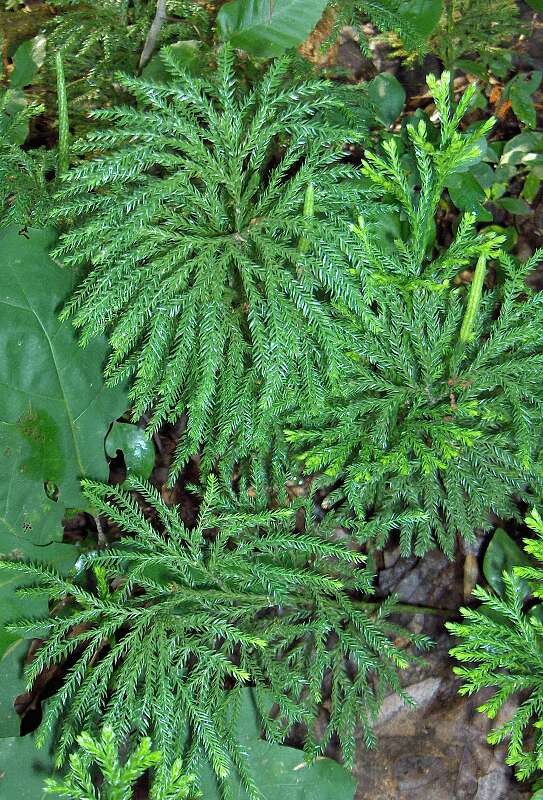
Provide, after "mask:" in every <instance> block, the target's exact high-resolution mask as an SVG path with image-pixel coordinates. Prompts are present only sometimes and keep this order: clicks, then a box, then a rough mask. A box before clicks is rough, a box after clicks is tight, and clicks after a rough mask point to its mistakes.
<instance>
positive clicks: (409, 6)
mask: <svg viewBox="0 0 543 800" xmlns="http://www.w3.org/2000/svg"><path fill="white" fill-rule="evenodd" d="M442 11H443V0H405V2H403V3H402V5H401V7H400V11H399V16H400V17H401V18H402V19H404V20H405V21H406V22H407V23H408V24H409V25H410V26H411V28H412V30H414V31H415V33H416V34H418V36H420V38H421V39H427V38H428V37H429V36H430V34H431V33H432V31H433V30H434V28H435V27H436V25H437V23H438V22H439V18H440V17H441V12H442Z"/></svg>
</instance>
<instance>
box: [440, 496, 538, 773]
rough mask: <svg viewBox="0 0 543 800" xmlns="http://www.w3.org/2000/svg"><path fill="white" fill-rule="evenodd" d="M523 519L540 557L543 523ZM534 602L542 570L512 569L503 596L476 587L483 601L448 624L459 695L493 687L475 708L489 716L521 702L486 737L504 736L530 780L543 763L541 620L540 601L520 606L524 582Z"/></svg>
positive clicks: (529, 544)
mask: <svg viewBox="0 0 543 800" xmlns="http://www.w3.org/2000/svg"><path fill="white" fill-rule="evenodd" d="M526 522H527V523H528V525H529V526H530V528H532V529H533V530H534V531H535V532H536V534H537V538H535V539H526V540H525V549H526V551H527V553H529V555H531V556H533V557H534V558H536V559H537V560H538V561H543V522H542V520H541V517H540V516H539V514H538V513H537V512H536V511H532V514H531V515H530V516H529V517H528V518H527V520H526ZM525 581H528V582H529V584H530V586H531V589H532V592H533V595H534V596H535V597H536V598H537V599H538V601H540V600H541V598H543V588H542V587H543V569H541V567H526V566H523V567H515V568H514V570H513V572H512V573H507V572H504V573H503V583H504V587H505V590H504V594H503V596H502V597H499V596H497V595H496V594H493V593H492V592H489V591H487V590H486V589H483V588H482V587H480V586H478V587H477V588H476V589H475V591H474V593H473V594H474V596H475V597H476V598H477V599H478V600H481V603H482V605H481V607H480V608H479V609H477V610H474V609H472V608H462V609H460V610H461V612H462V616H463V617H464V620H463V622H461V623H448V624H447V627H448V628H449V630H450V631H451V633H452V634H454V636H456V637H457V638H458V639H459V640H460V643H459V644H457V645H456V646H455V647H454V648H453V649H452V650H451V654H452V655H453V656H454V657H455V658H456V659H457V660H458V661H460V662H461V664H462V666H459V667H455V669H454V671H455V673H456V674H457V675H458V676H459V677H460V678H461V679H462V681H463V685H462V688H461V689H460V693H461V694H473V693H474V692H477V691H479V690H480V689H483V688H486V687H495V692H494V694H493V695H492V696H491V697H490V699H488V700H487V701H486V702H485V703H483V704H482V705H481V706H479V709H478V710H479V711H481V712H483V713H485V714H487V716H488V717H490V718H491V719H493V718H494V717H495V716H496V715H497V713H498V712H499V710H500V709H501V708H502V707H503V706H504V705H505V704H506V703H507V702H508V701H510V700H511V699H512V698H519V697H520V705H519V706H518V708H516V710H515V711H514V712H513V713H512V714H508V719H507V721H506V722H504V723H503V724H502V725H500V726H499V727H497V728H495V729H494V730H493V731H491V733H490V734H489V736H488V741H489V742H490V743H491V744H499V743H500V742H502V741H504V740H508V750H507V763H508V764H511V765H512V766H514V767H515V768H516V774H517V777H518V778H519V779H521V780H523V779H525V778H529V777H530V776H531V775H533V773H534V772H535V771H536V770H541V768H542V766H543V737H542V736H541V729H542V727H543V690H542V687H541V674H542V672H543V623H542V619H543V617H542V614H541V611H542V607H541V604H540V603H538V604H537V605H536V606H534V607H532V608H531V609H530V610H527V609H526V608H525V607H524V599H525V597H526V583H525Z"/></svg>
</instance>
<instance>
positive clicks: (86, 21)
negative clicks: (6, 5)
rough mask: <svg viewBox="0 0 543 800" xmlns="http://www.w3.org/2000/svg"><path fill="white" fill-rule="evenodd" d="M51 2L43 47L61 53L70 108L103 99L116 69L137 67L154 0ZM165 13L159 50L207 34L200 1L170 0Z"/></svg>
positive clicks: (112, 88) (206, 15)
mask: <svg viewBox="0 0 543 800" xmlns="http://www.w3.org/2000/svg"><path fill="white" fill-rule="evenodd" d="M49 4H50V5H51V6H52V8H53V9H54V12H55V14H54V16H53V17H52V18H51V21H50V22H49V23H48V24H47V26H46V33H47V48H48V51H49V52H50V53H54V52H56V51H60V52H62V54H63V56H64V59H65V64H66V74H67V78H68V88H69V95H70V98H71V100H72V102H75V103H76V105H75V106H74V107H82V104H84V106H85V107H87V106H88V104H89V102H90V103H96V101H97V100H98V101H99V102H104V99H105V98H107V97H109V96H111V95H112V94H113V93H114V91H115V89H116V87H115V85H114V80H113V75H114V73H115V70H118V69H123V70H126V71H128V72H131V73H134V72H135V71H136V69H137V68H138V66H139V61H140V58H141V54H142V52H143V48H144V45H145V41H146V37H147V35H148V32H149V29H150V27H151V24H152V22H153V19H154V17H155V13H156V7H157V4H156V0H92V2H80V0H55V1H54V2H50V3H49ZM166 12H167V20H166V21H165V22H164V24H163V25H162V27H161V30H160V33H159V36H158V38H157V42H156V47H157V48H159V47H160V46H162V45H163V44H167V43H171V42H174V41H177V40H179V39H187V38H189V39H195V38H198V39H203V38H205V37H206V36H208V35H209V27H210V17H209V13H208V12H206V11H205V9H204V3H198V2H196V0H168V2H167V4H166ZM51 66H52V65H51ZM117 91H118V90H117Z"/></svg>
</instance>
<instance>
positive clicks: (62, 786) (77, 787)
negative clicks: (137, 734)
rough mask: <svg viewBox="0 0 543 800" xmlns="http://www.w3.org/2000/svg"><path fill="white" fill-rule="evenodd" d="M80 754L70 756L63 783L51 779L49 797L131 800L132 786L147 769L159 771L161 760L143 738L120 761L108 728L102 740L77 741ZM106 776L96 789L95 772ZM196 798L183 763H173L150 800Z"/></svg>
mask: <svg viewBox="0 0 543 800" xmlns="http://www.w3.org/2000/svg"><path fill="white" fill-rule="evenodd" d="M77 744H78V745H79V750H78V751H77V752H75V753H73V754H72V755H71V756H70V769H69V772H68V774H67V776H66V777H65V778H63V779H60V780H59V779H57V778H48V779H47V780H46V782H45V791H46V792H47V794H51V795H56V796H57V797H65V798H67V800H131V799H132V796H133V791H134V790H133V786H134V783H135V782H136V781H137V780H138V778H139V777H141V776H142V775H143V773H144V772H146V771H147V770H148V769H153V768H156V767H157V765H158V764H159V763H160V760H161V756H160V753H159V752H157V751H153V750H152V745H151V740H150V739H148V738H144V739H142V740H141V742H140V743H139V745H138V746H137V747H136V748H135V749H134V750H133V752H131V753H130V755H129V756H128V758H127V759H126V760H125V761H124V762H123V761H121V760H120V758H119V753H118V749H117V742H116V740H115V733H114V731H113V728H111V727H109V726H105V727H104V728H103V730H102V733H101V736H100V738H99V739H94V738H93V737H92V736H91V735H90V734H88V733H82V734H81V735H80V736H78V737H77ZM97 768H98V771H99V774H101V775H102V776H103V782H102V784H101V785H100V789H97V788H96V783H95V776H94V772H95V771H96V769H97ZM195 796H197V792H196V791H195V789H194V778H192V777H190V776H187V775H185V774H184V772H183V768H182V763H181V761H180V760H177V761H175V762H174V764H173V766H172V768H171V770H170V772H169V774H168V775H167V776H166V778H165V780H164V782H163V784H162V785H160V784H159V783H158V782H157V783H155V784H153V786H152V787H151V794H150V796H149V797H150V800H186V798H188V797H195Z"/></svg>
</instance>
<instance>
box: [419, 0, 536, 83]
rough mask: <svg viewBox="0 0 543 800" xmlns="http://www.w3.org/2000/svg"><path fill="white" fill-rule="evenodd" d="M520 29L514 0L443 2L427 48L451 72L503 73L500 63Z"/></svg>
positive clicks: (452, 0) (455, 0)
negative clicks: (489, 71) (439, 17)
mask: <svg viewBox="0 0 543 800" xmlns="http://www.w3.org/2000/svg"><path fill="white" fill-rule="evenodd" d="M521 30H522V29H521V24H520V21H519V11H518V4H517V3H516V2H515V0H488V1H487V0H445V4H444V9H443V14H442V16H441V19H440V21H439V25H438V27H437V28H436V30H435V32H434V34H433V36H432V37H431V39H430V41H429V43H428V48H429V50H430V51H431V52H433V53H436V55H438V56H439V58H440V59H441V61H442V62H443V66H444V67H445V69H447V70H450V71H451V72H454V70H455V69H458V68H461V69H465V70H466V71H468V72H475V73H476V74H479V73H482V74H483V75H484V74H485V72H486V70H488V69H490V70H491V71H492V70H495V71H496V72H498V73H499V74H503V68H504V65H503V64H502V60H503V58H504V56H507V53H508V49H509V47H510V46H511V42H512V40H513V39H514V38H518V36H519V35H520V33H521ZM505 71H507V66H506V65H505Z"/></svg>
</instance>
